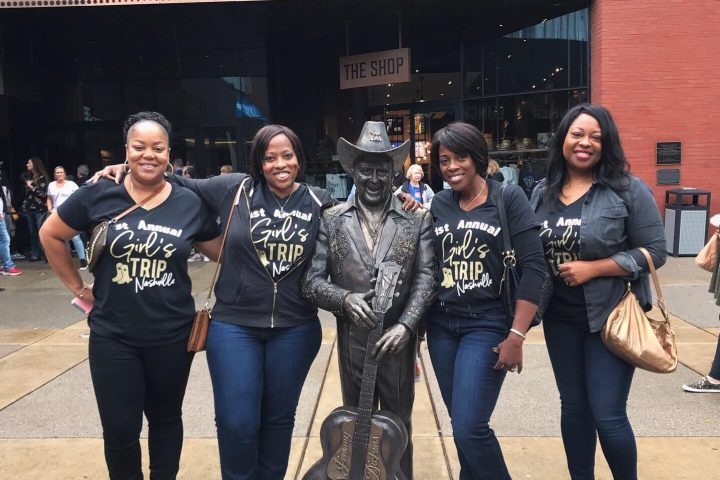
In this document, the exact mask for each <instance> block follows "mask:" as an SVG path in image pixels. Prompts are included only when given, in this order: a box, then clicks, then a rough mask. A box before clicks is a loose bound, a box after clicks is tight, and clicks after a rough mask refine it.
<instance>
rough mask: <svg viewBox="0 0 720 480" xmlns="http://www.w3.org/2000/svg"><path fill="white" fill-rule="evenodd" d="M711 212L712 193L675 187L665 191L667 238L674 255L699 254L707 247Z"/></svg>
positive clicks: (668, 248)
mask: <svg viewBox="0 0 720 480" xmlns="http://www.w3.org/2000/svg"><path fill="white" fill-rule="evenodd" d="M709 213H710V192H709V191H707V190H699V189H697V188H672V189H670V190H667V191H666V192H665V241H666V242H667V252H668V253H669V254H670V255H672V256H673V257H691V256H695V255H697V254H698V253H699V252H700V250H701V249H702V248H703V246H705V239H706V238H707V233H708V217H709Z"/></svg>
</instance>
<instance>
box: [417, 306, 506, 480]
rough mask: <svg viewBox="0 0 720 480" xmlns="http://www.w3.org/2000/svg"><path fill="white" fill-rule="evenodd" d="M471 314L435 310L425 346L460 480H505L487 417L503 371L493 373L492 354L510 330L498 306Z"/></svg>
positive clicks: (502, 465) (501, 382)
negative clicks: (447, 420) (449, 426)
mask: <svg viewBox="0 0 720 480" xmlns="http://www.w3.org/2000/svg"><path fill="white" fill-rule="evenodd" d="M473 314H474V315H473V316H467V315H465V314H463V315H457V314H453V313H447V312H445V311H443V310H440V309H439V307H437V306H436V307H435V308H434V309H433V310H432V311H431V313H430V315H429V316H428V320H427V342H428V349H429V351H430V359H431V360H432V365H433V369H434V370H435V375H436V376H437V380H438V385H439V386H440V393H442V397H443V401H444V402H445V406H446V407H447V409H448V413H449V414H450V419H451V421H452V427H453V435H454V439H455V446H456V448H457V452H458V458H459V459H460V478H461V479H462V480H469V479H473V480H481V479H487V480H503V479H509V478H510V474H509V473H508V470H507V466H506V465H505V459H504V458H503V454H502V450H501V449H500V443H498V440H497V438H496V437H495V432H493V430H492V429H491V428H490V426H489V422H490V416H491V415H492V412H493V410H494V409H495V404H496V403H497V399H498V396H499V395H500V388H501V387H502V384H503V381H504V380H505V374H506V372H505V370H493V366H494V365H495V363H496V362H497V359H498V355H497V353H494V352H493V351H492V348H493V347H496V346H497V345H498V344H499V343H500V342H502V341H503V340H505V338H506V337H507V333H508V326H507V323H506V321H505V312H504V311H503V308H502V305H501V304H500V302H493V303H491V304H487V305H480V306H474V311H473Z"/></svg>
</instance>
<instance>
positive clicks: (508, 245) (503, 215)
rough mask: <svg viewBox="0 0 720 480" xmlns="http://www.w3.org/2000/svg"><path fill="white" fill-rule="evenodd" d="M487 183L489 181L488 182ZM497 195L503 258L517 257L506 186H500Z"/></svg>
mask: <svg viewBox="0 0 720 480" xmlns="http://www.w3.org/2000/svg"><path fill="white" fill-rule="evenodd" d="M486 181H487V180H486ZM498 187H499V188H498V189H497V193H496V194H495V195H494V198H495V205H497V209H498V216H499V217H500V233H502V239H503V257H505V258H506V257H507V256H508V255H513V256H514V255H515V252H514V251H513V246H512V237H511V235H510V224H509V223H508V219H507V210H505V187H506V185H505V184H504V183H503V184H500V185H498Z"/></svg>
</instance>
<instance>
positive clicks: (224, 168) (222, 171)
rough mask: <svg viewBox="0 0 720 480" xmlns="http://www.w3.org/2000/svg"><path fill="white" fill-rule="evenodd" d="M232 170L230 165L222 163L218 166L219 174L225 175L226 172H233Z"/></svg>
mask: <svg viewBox="0 0 720 480" xmlns="http://www.w3.org/2000/svg"><path fill="white" fill-rule="evenodd" d="M233 171H234V170H233V167H232V165H223V166H222V167H220V175H227V174H228V173H233Z"/></svg>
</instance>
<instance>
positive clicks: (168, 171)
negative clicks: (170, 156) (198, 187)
mask: <svg viewBox="0 0 720 480" xmlns="http://www.w3.org/2000/svg"><path fill="white" fill-rule="evenodd" d="M174 172H175V169H174V168H173V166H172V164H171V163H170V162H168V164H167V168H166V169H165V176H166V177H169V176H170V175H172V174H173V173H174Z"/></svg>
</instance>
